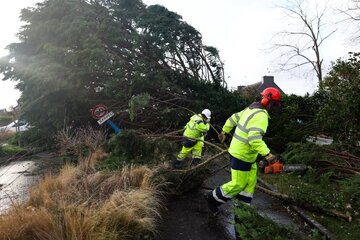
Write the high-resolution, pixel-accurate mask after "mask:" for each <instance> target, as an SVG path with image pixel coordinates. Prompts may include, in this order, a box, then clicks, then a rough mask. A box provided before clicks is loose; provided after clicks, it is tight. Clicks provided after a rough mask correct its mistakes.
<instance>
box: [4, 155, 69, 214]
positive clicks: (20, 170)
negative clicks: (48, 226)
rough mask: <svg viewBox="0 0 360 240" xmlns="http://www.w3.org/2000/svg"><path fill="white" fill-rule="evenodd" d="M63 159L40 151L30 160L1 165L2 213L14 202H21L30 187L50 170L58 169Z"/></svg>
mask: <svg viewBox="0 0 360 240" xmlns="http://www.w3.org/2000/svg"><path fill="white" fill-rule="evenodd" d="M61 164H62V161H61V160H60V159H59V158H57V157H56V156H54V155H53V154H51V153H40V154H37V155H34V156H33V157H32V158H30V159H29V160H24V161H14V162H10V163H7V164H5V165H0V214H4V213H5V212H6V210H7V209H9V207H10V206H11V204H12V203H21V202H23V201H25V200H26V199H27V198H28V196H29V189H30V187H31V186H33V185H34V184H36V183H37V181H38V180H39V179H40V178H41V177H42V176H43V175H44V174H45V173H46V172H48V171H52V170H54V169H58V168H59V167H60V166H61Z"/></svg>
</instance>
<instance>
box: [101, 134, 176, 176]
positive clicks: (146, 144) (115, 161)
mask: <svg viewBox="0 0 360 240" xmlns="http://www.w3.org/2000/svg"><path fill="white" fill-rule="evenodd" d="M175 147H176V146H174V145H173V144H172V143H171V142H169V141H166V140H164V139H145V138H143V137H141V136H137V135H136V132H135V131H134V130H127V131H123V132H122V134H121V135H114V136H112V137H111V139H110V140H109V141H108V143H107V144H106V146H105V150H106V151H107V152H110V156H109V157H108V158H107V159H106V160H105V161H104V162H102V163H101V165H100V166H99V168H100V169H110V170H115V169H119V168H121V167H122V166H124V165H129V164H143V165H156V164H159V163H161V162H164V161H170V160H171V159H172V158H173V153H174V152H175V151H177V150H176V149H175Z"/></svg>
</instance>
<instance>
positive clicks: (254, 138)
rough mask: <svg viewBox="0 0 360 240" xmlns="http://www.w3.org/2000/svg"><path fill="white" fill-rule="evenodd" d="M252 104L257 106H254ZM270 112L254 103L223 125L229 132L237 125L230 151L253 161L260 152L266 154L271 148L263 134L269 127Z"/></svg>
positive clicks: (238, 156) (226, 131)
mask: <svg viewBox="0 0 360 240" xmlns="http://www.w3.org/2000/svg"><path fill="white" fill-rule="evenodd" d="M252 106H255V107H253V108H252ZM269 118H270V117H269V114H268V112H267V111H266V109H262V108H261V107H259V105H258V104H252V105H251V106H250V107H248V108H246V109H244V110H243V111H241V112H238V113H234V114H233V115H232V116H231V117H229V118H228V119H227V121H226V123H225V125H224V126H223V131H224V132H225V133H229V132H230V131H231V130H232V129H233V128H234V127H236V129H235V132H234V136H233V138H232V140H231V144H230V147H229V153H230V154H231V155H232V156H234V157H236V158H238V159H241V160H243V161H245V162H250V163H253V162H255V161H256V157H257V155H258V154H260V155H262V156H265V155H267V154H268V153H269V152H270V149H269V148H268V147H267V146H266V143H265V142H264V141H263V139H262V138H263V135H264V134H265V133H266V130H267V127H268V119H269Z"/></svg>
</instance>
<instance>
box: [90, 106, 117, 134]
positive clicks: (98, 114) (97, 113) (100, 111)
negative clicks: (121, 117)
mask: <svg viewBox="0 0 360 240" xmlns="http://www.w3.org/2000/svg"><path fill="white" fill-rule="evenodd" d="M90 111H91V116H92V117H93V118H95V119H98V121H97V122H98V124H99V125H101V124H103V123H104V122H106V123H107V124H108V125H110V126H111V127H112V129H114V132H115V133H116V134H120V133H121V128H119V127H118V126H117V125H116V124H115V123H114V122H112V121H111V120H110V118H111V117H112V116H114V112H113V111H110V112H108V109H107V107H106V106H105V105H103V104H98V105H96V106H94V108H92V109H91V110H90Z"/></svg>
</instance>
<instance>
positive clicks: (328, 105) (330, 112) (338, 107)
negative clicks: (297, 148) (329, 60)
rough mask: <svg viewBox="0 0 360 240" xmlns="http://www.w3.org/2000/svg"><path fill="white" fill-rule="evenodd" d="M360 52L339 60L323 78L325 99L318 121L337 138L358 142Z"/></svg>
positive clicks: (359, 132) (343, 140) (359, 133)
mask: <svg viewBox="0 0 360 240" xmlns="http://www.w3.org/2000/svg"><path fill="white" fill-rule="evenodd" d="M359 85H360V54H359V53H351V54H350V57H349V58H348V59H347V60H342V59H339V60H337V61H336V62H335V63H334V64H333V66H332V69H331V71H330V72H329V74H328V76H327V77H326V78H325V79H324V86H325V94H326V96H327V99H326V101H325V102H324V105H323V106H322V108H320V111H319V114H318V115H317V120H318V122H319V124H320V126H321V127H322V128H323V130H324V131H325V132H326V133H328V134H329V135H330V136H332V137H333V138H334V140H336V141H341V142H349V143H352V144H354V143H357V141H359V139H360V125H359V121H360V101H359V99H358V95H359Z"/></svg>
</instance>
